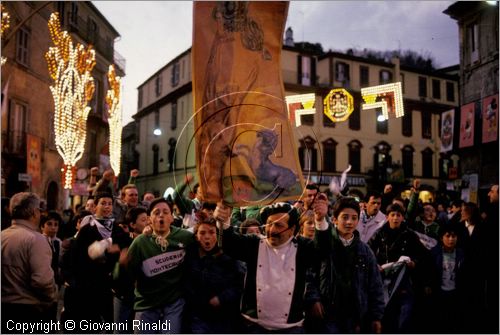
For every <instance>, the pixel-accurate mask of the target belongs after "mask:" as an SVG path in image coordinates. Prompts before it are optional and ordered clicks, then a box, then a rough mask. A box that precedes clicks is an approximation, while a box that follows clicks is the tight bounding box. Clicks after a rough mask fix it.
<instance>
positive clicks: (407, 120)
mask: <svg viewBox="0 0 500 335" xmlns="http://www.w3.org/2000/svg"><path fill="white" fill-rule="evenodd" d="M401 119H402V120H401V122H402V123H403V124H402V130H403V136H406V137H411V136H412V135H413V129H412V128H413V122H412V121H413V119H412V113H411V111H408V110H407V111H406V112H405V115H403V117H402V118H401Z"/></svg>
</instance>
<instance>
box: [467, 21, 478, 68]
mask: <svg viewBox="0 0 500 335" xmlns="http://www.w3.org/2000/svg"><path fill="white" fill-rule="evenodd" d="M467 36H468V42H469V50H470V62H471V63H475V62H477V61H478V60H479V45H478V43H479V26H478V24H477V23H473V24H471V25H469V26H468V28H467Z"/></svg>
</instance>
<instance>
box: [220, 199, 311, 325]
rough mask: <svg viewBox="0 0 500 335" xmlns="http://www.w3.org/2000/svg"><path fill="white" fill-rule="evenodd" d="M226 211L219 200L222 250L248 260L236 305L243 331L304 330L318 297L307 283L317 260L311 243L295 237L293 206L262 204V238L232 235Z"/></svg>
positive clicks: (233, 232) (295, 215)
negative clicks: (306, 314)
mask: <svg viewBox="0 0 500 335" xmlns="http://www.w3.org/2000/svg"><path fill="white" fill-rule="evenodd" d="M230 213H231V212H230V208H228V207H225V206H224V205H223V204H222V203H219V204H218V205H217V208H216V210H215V213H214V217H215V218H216V219H217V220H218V221H219V224H223V225H222V226H223V229H224V233H223V248H224V251H225V252H226V253H227V254H228V255H229V256H231V257H233V258H235V259H239V260H241V261H244V262H246V263H247V277H246V282H245V287H244V293H243V300H242V309H241V312H242V316H243V318H244V323H245V325H244V328H245V329H244V332H246V333H270V332H271V333H273V332H283V331H286V332H289V333H297V332H303V323H304V311H305V309H307V308H308V307H312V306H313V305H315V304H316V303H319V300H320V298H319V292H318V291H317V289H315V287H314V285H313V282H312V280H313V278H312V276H313V273H312V269H313V267H312V266H313V263H314V260H316V259H317V257H316V254H315V249H314V245H313V243H312V241H310V240H307V239H304V238H302V237H295V236H294V235H295V233H296V230H297V228H298V224H299V214H298V212H297V210H296V209H295V208H294V207H292V206H291V205H289V204H287V203H276V204H273V205H270V206H266V207H263V208H262V209H261V212H260V217H261V220H262V222H264V223H265V235H266V238H265V239H261V238H259V237H258V236H255V235H240V234H238V233H236V232H235V231H234V230H233V228H232V227H230V223H229V221H230ZM304 292H305V294H304Z"/></svg>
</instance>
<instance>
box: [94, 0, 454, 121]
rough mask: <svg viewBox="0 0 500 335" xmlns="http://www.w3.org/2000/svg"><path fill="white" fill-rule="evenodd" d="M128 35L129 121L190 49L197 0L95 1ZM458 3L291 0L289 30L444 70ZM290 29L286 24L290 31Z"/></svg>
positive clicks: (120, 48) (121, 49) (299, 36)
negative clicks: (142, 90) (411, 55)
mask: <svg viewBox="0 0 500 335" xmlns="http://www.w3.org/2000/svg"><path fill="white" fill-rule="evenodd" d="M92 3H93V4H94V5H95V6H96V7H97V9H98V10H99V11H100V12H101V13H102V14H103V15H104V16H105V17H106V19H107V20H108V21H109V22H110V23H111V25H112V26H113V27H114V28H115V29H116V30H117V31H118V33H119V34H120V35H121V37H120V38H118V39H117V40H115V51H117V52H118V53H119V54H120V55H121V56H123V57H124V58H125V59H126V69H125V72H126V75H125V77H124V78H123V79H122V117H123V124H124V125H125V124H127V123H129V122H130V121H132V115H134V114H135V113H137V87H138V86H139V85H141V84H142V83H144V82H145V81H146V79H148V78H149V77H150V76H151V75H153V74H154V73H155V72H156V71H158V70H159V69H161V68H162V67H163V66H165V65H166V64H167V63H169V62H170V61H171V60H172V59H173V58H175V57H176V56H178V55H179V54H180V53H182V52H184V51H186V50H187V49H188V48H190V47H191V43H192V33H193V18H192V16H193V3H192V2H190V1H92ZM453 3H454V1H290V6H289V9H288V18H287V23H286V28H288V27H292V30H293V35H294V41H295V42H301V41H305V42H310V43H321V44H322V46H323V50H325V51H327V50H330V49H331V50H334V51H341V52H345V51H346V50H347V49H349V48H354V49H359V50H362V49H365V48H367V49H372V50H377V51H385V50H402V51H405V50H408V49H410V50H413V51H416V52H418V53H419V54H421V55H423V56H430V57H432V59H433V60H434V65H435V66H436V67H437V68H441V67H447V66H450V65H456V64H458V62H459V40H458V25H457V22H456V21H455V20H453V19H451V18H450V17H449V16H448V15H446V14H443V11H444V10H445V9H446V8H448V7H449V6H450V5H451V4H453ZM286 28H285V29H286Z"/></svg>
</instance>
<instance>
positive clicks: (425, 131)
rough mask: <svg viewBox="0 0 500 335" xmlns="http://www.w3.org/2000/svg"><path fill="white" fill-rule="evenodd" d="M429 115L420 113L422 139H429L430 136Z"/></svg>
mask: <svg viewBox="0 0 500 335" xmlns="http://www.w3.org/2000/svg"><path fill="white" fill-rule="evenodd" d="M431 116H432V115H431V113H430V112H429V111H422V137H423V138H431V135H432V123H431Z"/></svg>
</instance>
